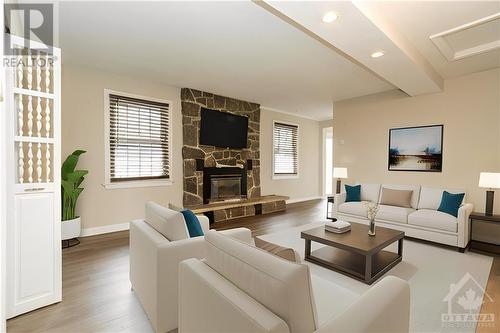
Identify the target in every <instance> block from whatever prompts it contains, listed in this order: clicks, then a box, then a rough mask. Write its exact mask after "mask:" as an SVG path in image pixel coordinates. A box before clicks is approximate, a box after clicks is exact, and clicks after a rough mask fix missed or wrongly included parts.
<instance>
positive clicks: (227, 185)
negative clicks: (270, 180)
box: [203, 168, 247, 203]
mask: <svg viewBox="0 0 500 333" xmlns="http://www.w3.org/2000/svg"><path fill="white" fill-rule="evenodd" d="M246 195H247V170H246V168H244V169H240V168H203V202H204V203H209V202H214V201H224V200H232V199H242V198H246Z"/></svg>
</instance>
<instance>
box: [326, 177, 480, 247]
mask: <svg viewBox="0 0 500 333" xmlns="http://www.w3.org/2000/svg"><path fill="white" fill-rule="evenodd" d="M360 185H361V202H345V199H346V193H345V192H344V193H341V194H336V195H335V199H334V216H336V217H337V218H339V219H342V220H346V221H349V222H358V223H365V224H367V223H368V218H367V215H366V205H365V202H369V201H371V202H377V203H379V202H380V199H381V196H382V188H384V187H385V188H390V189H397V190H412V191H413V193H412V197H411V207H410V208H404V207H396V206H387V205H380V206H379V211H378V213H377V216H376V218H375V222H376V225H379V226H383V227H388V228H392V229H397V230H401V231H404V232H405V236H408V237H414V238H419V239H423V240H427V241H432V242H436V243H441V244H445V245H450V246H454V247H457V248H458V249H459V250H460V252H463V251H464V250H465V248H466V247H467V245H468V243H469V228H470V222H469V215H470V213H472V208H473V206H472V204H470V203H465V202H464V203H462V205H461V206H460V208H459V210H458V217H455V216H453V215H450V214H446V213H443V212H440V211H438V210H437V209H438V207H439V205H440V203H441V197H442V195H443V192H444V191H448V192H450V193H465V191H461V190H457V189H443V188H431V187H424V186H419V185H410V186H406V185H386V184H382V185H380V184H360ZM464 200H465V199H464Z"/></svg>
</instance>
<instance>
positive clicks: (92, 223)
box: [62, 66, 182, 228]
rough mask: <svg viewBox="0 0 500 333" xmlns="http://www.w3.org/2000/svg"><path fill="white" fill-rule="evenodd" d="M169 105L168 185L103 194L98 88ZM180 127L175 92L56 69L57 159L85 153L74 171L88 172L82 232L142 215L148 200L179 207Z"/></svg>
mask: <svg viewBox="0 0 500 333" xmlns="http://www.w3.org/2000/svg"><path fill="white" fill-rule="evenodd" d="M105 88H107V89H113V90H117V91H123V92H128V93H133V94H138V95H143V96H149V97H156V98H162V99H167V100H170V101H171V102H172V103H173V136H172V137H173V154H172V155H173V162H172V165H173V170H172V171H173V174H172V176H173V181H174V183H173V185H170V186H164V187H144V188H127V189H105V188H104V187H103V186H102V184H103V183H104V89H105ZM181 147H182V127H181V112H180V89H179V88H175V87H171V86H166V85H161V84H154V83H151V82H148V81H142V80H140V79H135V78H129V77H124V76H120V75H115V74H110V73H106V72H102V71H99V70H95V69H88V68H80V67H73V66H64V68H63V70H62V148H63V149H62V154H63V159H64V158H65V157H66V156H67V155H68V154H69V153H71V152H72V151H73V150H75V149H83V150H86V151H87V153H86V154H84V155H82V157H81V159H80V163H79V165H78V167H79V168H82V169H88V170H89V175H88V176H87V178H86V179H85V182H84V183H83V186H84V187H85V190H84V192H83V193H82V194H81V196H80V199H79V202H78V206H77V213H78V214H79V215H81V216H82V223H83V226H82V228H93V227H100V226H104V225H111V224H120V223H126V222H129V221H130V220H132V219H137V218H141V217H143V216H144V204H145V202H146V201H148V200H154V201H157V202H159V203H164V204H166V203H168V202H172V203H175V204H177V205H181V204H182V158H181Z"/></svg>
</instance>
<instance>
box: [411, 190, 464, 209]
mask: <svg viewBox="0 0 500 333" xmlns="http://www.w3.org/2000/svg"><path fill="white" fill-rule="evenodd" d="M444 191H447V192H449V193H452V194H458V193H465V191H463V190H457V189H446V188H432V187H422V189H421V190H420V200H419V201H418V209H432V210H437V209H438V208H439V205H440V204H441V199H442V197H443V192H444ZM464 201H465V196H464ZM464 201H462V202H464Z"/></svg>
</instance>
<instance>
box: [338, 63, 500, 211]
mask: <svg viewBox="0 0 500 333" xmlns="http://www.w3.org/2000/svg"><path fill="white" fill-rule="evenodd" d="M499 81H500V70H499V69H496V70H490V71H485V72H481V73H475V74H472V75H468V76H463V77H458V78H454V79H450V80H447V81H446V82H445V89H444V91H443V92H442V93H438V94H432V95H424V96H418V97H407V96H406V95H405V94H404V93H402V92H399V91H391V92H387V93H381V94H376V95H371V96H367V97H362V98H356V99H351V100H347V101H343V102H339V103H336V104H335V105H334V123H335V132H334V150H335V154H334V164H335V166H345V167H347V168H348V173H349V177H350V178H349V181H351V182H356V181H359V182H376V183H381V182H382V183H395V184H413V183H415V184H422V185H429V186H434V187H441V186H443V187H453V188H463V189H465V190H466V191H467V193H468V194H467V195H468V197H467V200H468V201H469V202H472V203H473V204H474V206H475V208H474V209H475V210H476V211H484V206H485V189H481V188H479V187H478V180H479V173H480V172H481V171H490V172H500V83H499ZM431 124H444V142H443V144H444V147H443V172H441V173H426V172H397V171H387V155H388V151H387V150H388V147H387V146H388V133H389V129H390V128H395V127H405V126H418V125H431ZM495 212H496V213H497V214H500V191H497V198H496V200H495Z"/></svg>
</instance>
